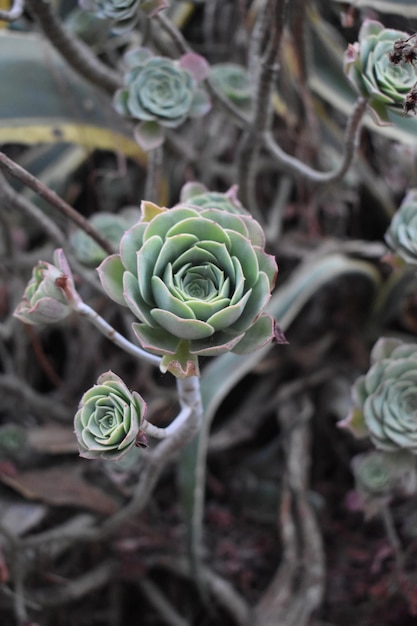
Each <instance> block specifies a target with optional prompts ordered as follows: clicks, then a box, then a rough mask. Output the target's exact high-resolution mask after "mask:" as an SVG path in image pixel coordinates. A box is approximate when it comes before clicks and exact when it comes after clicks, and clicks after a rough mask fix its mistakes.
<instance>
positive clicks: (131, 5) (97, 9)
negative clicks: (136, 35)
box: [79, 0, 168, 34]
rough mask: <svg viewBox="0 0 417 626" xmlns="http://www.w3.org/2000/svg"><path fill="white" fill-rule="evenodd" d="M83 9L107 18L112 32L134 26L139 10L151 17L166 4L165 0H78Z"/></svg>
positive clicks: (119, 31)
mask: <svg viewBox="0 0 417 626" xmlns="http://www.w3.org/2000/svg"><path fill="white" fill-rule="evenodd" d="M79 5H80V7H81V8H82V9H84V10H85V11H90V12H92V13H94V14H95V15H96V16H97V17H99V18H100V19H104V20H108V21H109V22H110V24H111V29H112V31H113V32H114V33H116V34H118V33H124V32H126V31H129V30H132V28H134V27H135V25H136V23H137V21H138V19H139V12H140V11H143V12H144V13H146V14H147V15H148V16H149V17H153V16H154V15H156V14H157V13H159V11H161V10H162V9H165V8H166V7H167V6H168V2H167V0H79Z"/></svg>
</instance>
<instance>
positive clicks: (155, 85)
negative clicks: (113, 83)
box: [114, 48, 211, 150]
mask: <svg viewBox="0 0 417 626" xmlns="http://www.w3.org/2000/svg"><path fill="white" fill-rule="evenodd" d="M125 61H126V64H127V66H128V68H129V71H128V72H127V74H126V75H125V84H126V87H125V88H123V89H120V90H119V91H117V92H116V94H115V97H114V106H115V108H116V110H117V111H118V112H119V113H120V114H121V115H125V116H128V117H131V118H134V119H137V120H141V121H140V123H139V124H138V125H137V126H136V128H135V131H134V135H135V138H136V141H137V142H138V143H139V145H140V146H141V147H142V148H143V149H144V150H152V149H154V148H157V147H159V146H160V145H162V143H163V142H164V139H165V134H164V133H165V131H164V129H165V128H176V127H177V126H180V124H182V123H183V122H184V121H185V120H186V119H187V118H189V117H191V118H193V117H201V116H202V115H205V114H206V113H207V112H208V111H209V110H210V108H211V104H210V100H209V98H208V96H207V93H206V92H205V91H204V89H203V88H201V87H200V83H201V82H202V81H203V80H204V79H205V78H206V76H207V74H208V69H209V66H208V63H207V61H206V60H205V59H204V58H203V57H201V56H199V55H198V54H194V53H191V52H190V53H187V54H184V55H183V56H182V57H181V58H180V59H178V60H177V61H173V60H172V59H169V58H166V57H160V56H155V55H154V54H153V53H152V52H151V51H150V50H148V49H147V48H139V49H136V50H132V51H130V52H129V53H127V54H126V55H125Z"/></svg>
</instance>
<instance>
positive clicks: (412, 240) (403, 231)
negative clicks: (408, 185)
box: [385, 189, 417, 265]
mask: <svg viewBox="0 0 417 626" xmlns="http://www.w3.org/2000/svg"><path fill="white" fill-rule="evenodd" d="M385 240H386V242H387V243H388V245H389V246H390V248H392V250H393V251H394V252H396V253H397V254H399V255H400V256H401V257H402V258H403V259H404V260H405V261H407V263H411V264H413V265H416V264H417V189H411V190H410V191H409V192H408V193H407V195H406V196H405V198H404V200H403V201H402V203H401V204H400V206H399V208H398V211H397V212H396V213H395V215H394V217H393V218H392V220H391V224H390V227H389V229H388V231H387V233H386V235H385Z"/></svg>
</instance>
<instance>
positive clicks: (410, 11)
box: [333, 0, 417, 18]
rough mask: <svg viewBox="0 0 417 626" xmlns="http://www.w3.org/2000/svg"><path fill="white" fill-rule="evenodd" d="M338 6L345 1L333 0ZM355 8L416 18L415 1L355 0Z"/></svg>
mask: <svg viewBox="0 0 417 626" xmlns="http://www.w3.org/2000/svg"><path fill="white" fill-rule="evenodd" d="M333 2H339V3H340V4H346V0H333ZM355 7H356V8H358V9H359V8H362V7H367V8H371V9H375V10H376V11H379V12H380V13H393V14H394V15H401V16H403V17H404V16H407V17H408V18H412V17H417V5H416V2H415V0H355Z"/></svg>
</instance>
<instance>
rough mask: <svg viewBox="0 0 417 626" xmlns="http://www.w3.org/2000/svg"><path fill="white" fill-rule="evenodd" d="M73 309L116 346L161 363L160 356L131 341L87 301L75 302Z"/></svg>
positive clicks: (153, 362) (152, 361)
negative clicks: (86, 302)
mask: <svg viewBox="0 0 417 626" xmlns="http://www.w3.org/2000/svg"><path fill="white" fill-rule="evenodd" d="M73 310H74V311H75V312H76V313H78V315H80V316H81V317H86V318H87V319H88V321H89V322H91V323H92V324H93V326H95V327H96V328H98V330H99V331H100V332H101V333H102V334H103V335H104V336H105V337H107V339H110V341H112V342H113V343H114V344H115V345H116V346H118V347H119V348H121V349H122V350H124V351H125V352H127V353H128V354H131V355H132V356H134V357H136V358H139V359H144V360H145V361H148V362H149V363H152V364H153V365H159V364H160V362H161V359H160V357H159V356H155V355H154V354H149V352H146V350H142V348H139V346H136V345H135V344H134V343H131V342H130V341H129V340H128V339H126V337H124V336H123V335H121V334H120V333H118V332H117V330H115V329H114V328H113V326H111V325H110V324H109V323H108V322H106V320H105V319H103V318H102V317H101V316H100V315H99V314H98V313H97V312H96V311H94V309H92V308H91V307H90V306H88V304H85V302H76V303H74V306H73Z"/></svg>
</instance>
